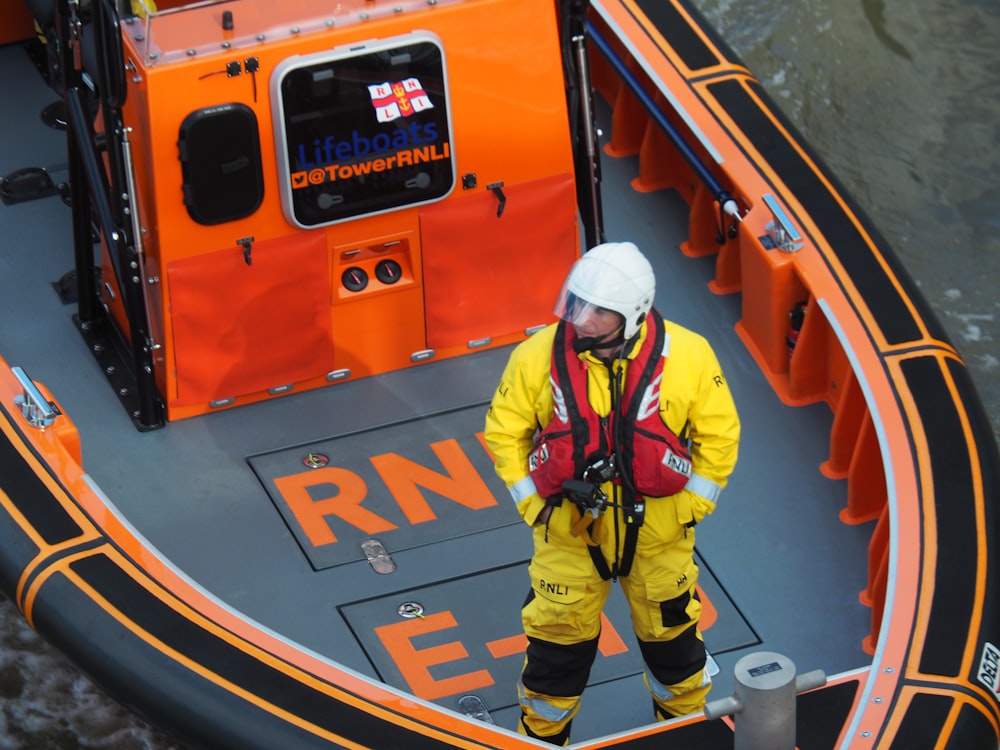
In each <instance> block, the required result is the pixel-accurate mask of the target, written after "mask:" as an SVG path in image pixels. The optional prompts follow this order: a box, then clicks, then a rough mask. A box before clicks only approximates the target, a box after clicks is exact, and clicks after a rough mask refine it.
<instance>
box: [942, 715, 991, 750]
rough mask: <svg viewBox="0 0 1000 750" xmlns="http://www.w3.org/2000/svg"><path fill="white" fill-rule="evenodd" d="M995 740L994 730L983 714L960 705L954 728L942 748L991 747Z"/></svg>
mask: <svg viewBox="0 0 1000 750" xmlns="http://www.w3.org/2000/svg"><path fill="white" fill-rule="evenodd" d="M996 741H997V735H996V730H995V729H994V728H993V722H991V721H990V720H989V719H988V718H987V717H986V716H985V715H983V714H982V713H980V712H979V711H977V710H976V709H975V708H973V707H971V706H962V708H961V709H959V712H958V720H957V721H956V722H955V728H954V729H953V730H952V731H951V734H949V735H948V743H947V744H946V745H945V746H944V749H943V750H967V749H968V748H970V747H991V746H992V745H993V743H995V742H996Z"/></svg>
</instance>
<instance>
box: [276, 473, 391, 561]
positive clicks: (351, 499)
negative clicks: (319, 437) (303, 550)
mask: <svg viewBox="0 0 1000 750" xmlns="http://www.w3.org/2000/svg"><path fill="white" fill-rule="evenodd" d="M274 484H275V485H276V486H277V488H278V491H279V492H280V493H281V496H282V497H283V498H284V499H285V502H286V503H288V507H289V508H290V509H291V511H292V513H294V514H295V518H296V520H298V522H299V524H300V525H301V526H302V530H303V531H304V532H305V533H306V536H307V537H309V541H310V542H312V544H313V546H316V547H319V546H321V545H324V544H333V543H335V542H336V541H337V537H336V536H335V535H334V533H333V531H332V530H331V529H330V524H329V523H327V521H326V517H327V516H337V517H338V518H340V519H341V520H342V521H345V522H347V523H349V524H351V525H352V526H355V527H356V528H358V529H360V530H361V531H363V532H365V533H366V534H378V533H381V532H384V531H391V530H392V529H395V528H396V525H395V524H394V523H391V522H390V521H387V520H386V519H384V518H382V517H381V516H379V515H378V514H376V513H372V512H371V511H370V510H367V509H365V508H362V507H361V503H362V502H363V501H364V499H365V495H366V494H367V492H368V488H367V487H366V485H365V481H364V480H363V479H362V478H361V477H359V476H358V475H357V474H355V473H354V472H353V471H348V470H347V469H341V468H338V467H336V466H326V467H323V468H321V469H313V470H311V471H308V472H304V473H299V474H291V475H289V476H285V477H277V478H276V479H275V480H274ZM310 489H312V490H314V491H322V492H324V493H327V496H326V497H323V498H322V499H320V500H314V499H313V495H312V494H310Z"/></svg>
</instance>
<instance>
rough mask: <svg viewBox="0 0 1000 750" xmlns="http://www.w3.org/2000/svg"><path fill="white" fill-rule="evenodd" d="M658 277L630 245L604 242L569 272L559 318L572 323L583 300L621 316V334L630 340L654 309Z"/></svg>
mask: <svg viewBox="0 0 1000 750" xmlns="http://www.w3.org/2000/svg"><path fill="white" fill-rule="evenodd" d="M655 292H656V277H655V276H654V275H653V267H652V266H651V265H650V264H649V261H648V260H646V256H645V255H643V254H642V253H641V252H640V251H639V248H637V247H636V246H635V245H634V244H633V243H631V242H605V243H604V244H601V245H597V246H596V247H594V248H592V249H591V250H590V251H588V252H586V253H584V255H583V257H581V258H580V259H579V260H578V261H577V262H576V263H575V264H574V265H573V268H572V269H570V272H569V276H568V277H567V278H566V283H565V284H564V285H563V291H562V294H560V295H559V301H558V303H557V304H556V310H555V312H556V315H558V316H559V317H560V318H563V319H565V320H568V321H571V322H572V318H573V316H574V315H575V313H574V310H573V305H574V303H575V302H576V301H577V300H582V301H584V302H586V303H589V304H591V305H594V306H595V307H602V308H605V309H607V310H613V311H614V312H616V313H618V314H619V315H621V316H622V319H623V320H624V326H625V327H624V330H623V332H622V335H623V336H624V338H625V340H626V341H628V340H629V339H631V338H632V337H633V336H635V334H636V333H638V331H639V327H640V326H641V325H642V321H643V320H645V318H646V313H648V312H649V310H650V308H651V307H652V306H653V295H654V294H655Z"/></svg>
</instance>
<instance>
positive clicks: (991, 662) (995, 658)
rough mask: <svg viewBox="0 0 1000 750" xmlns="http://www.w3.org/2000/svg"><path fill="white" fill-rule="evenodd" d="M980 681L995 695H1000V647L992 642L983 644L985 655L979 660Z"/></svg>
mask: <svg viewBox="0 0 1000 750" xmlns="http://www.w3.org/2000/svg"><path fill="white" fill-rule="evenodd" d="M978 677H979V681H980V682H981V683H983V685H985V686H986V687H987V688H989V689H990V690H991V691H992V692H993V695H994V696H996V695H1000V649H997V647H996V646H994V645H993V644H992V643H989V642H987V643H985V644H984V645H983V656H982V658H981V659H980V660H979V675H978Z"/></svg>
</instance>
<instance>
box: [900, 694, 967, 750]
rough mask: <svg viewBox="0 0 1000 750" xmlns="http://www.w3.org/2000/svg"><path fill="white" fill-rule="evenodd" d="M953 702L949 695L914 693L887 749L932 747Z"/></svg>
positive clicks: (901, 749) (913, 749)
mask: <svg viewBox="0 0 1000 750" xmlns="http://www.w3.org/2000/svg"><path fill="white" fill-rule="evenodd" d="M954 703H955V699H954V697H953V696H951V695H931V694H928V693H918V694H916V695H914V696H913V700H912V701H911V702H910V705H909V706H908V707H907V710H906V714H905V715H904V716H903V721H902V723H901V724H900V725H899V730H898V731H897V732H896V736H895V737H894V738H893V740H892V744H891V745H890V746H889V750H916V749H918V748H932V747H934V746H935V742H936V740H937V738H938V735H939V734H940V732H941V727H943V726H944V725H945V722H946V721H947V719H948V713H949V712H950V711H951V709H952V706H953V705H954ZM963 747H965V746H963Z"/></svg>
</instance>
